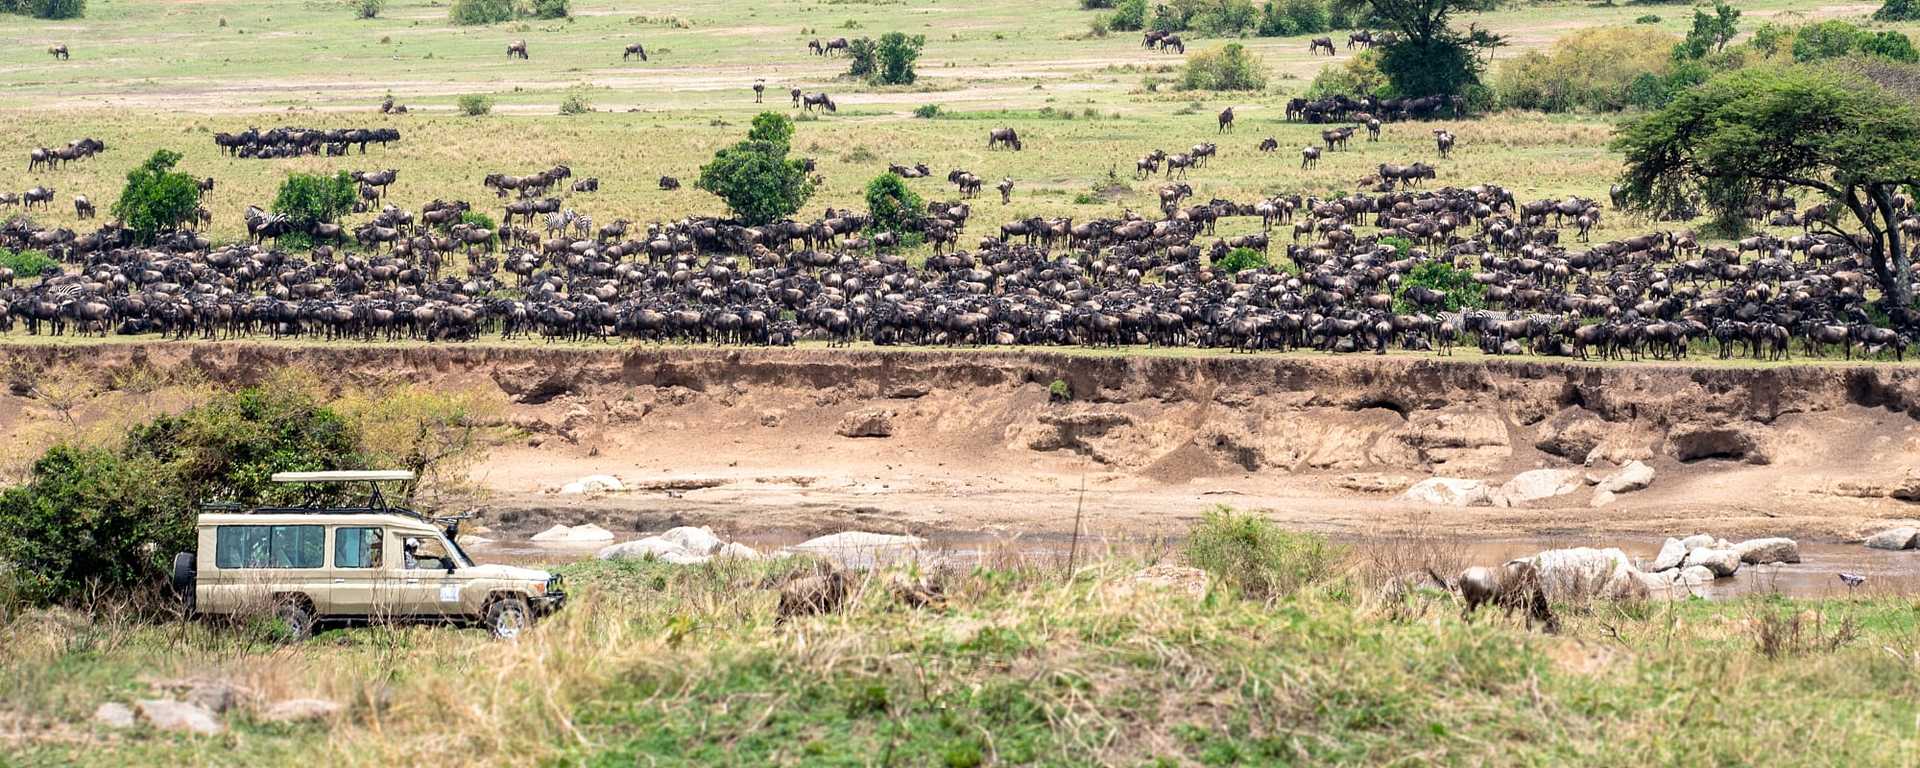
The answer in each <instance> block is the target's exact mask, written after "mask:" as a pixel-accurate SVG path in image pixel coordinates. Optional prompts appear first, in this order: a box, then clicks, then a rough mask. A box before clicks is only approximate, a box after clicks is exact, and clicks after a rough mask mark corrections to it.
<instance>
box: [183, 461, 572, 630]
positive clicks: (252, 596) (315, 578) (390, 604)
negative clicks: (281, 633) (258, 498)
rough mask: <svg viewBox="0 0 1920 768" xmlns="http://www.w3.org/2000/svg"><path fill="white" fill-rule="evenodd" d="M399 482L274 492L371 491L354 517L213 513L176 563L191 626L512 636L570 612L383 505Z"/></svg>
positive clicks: (308, 512)
mask: <svg viewBox="0 0 1920 768" xmlns="http://www.w3.org/2000/svg"><path fill="white" fill-rule="evenodd" d="M412 479H413V473H411V472H406V471H373V472H283V473H280V474H276V475H274V476H273V480H274V482H280V483H366V484H367V488H368V496H367V501H366V503H365V504H364V505H362V506H358V507H327V506H318V505H307V506H299V507H262V508H257V509H251V510H240V509H234V510H233V511H225V510H221V511H208V512H204V513H202V514H201V515H200V516H199V519H198V525H197V527H198V543H197V546H196V551H195V552H182V553H180V554H179V555H177V556H175V557H174V564H173V565H174V568H173V582H174V588H175V589H176V590H177V591H178V592H179V594H180V595H181V597H182V599H184V600H185V601H186V607H187V612H188V614H189V615H200V616H244V615H249V614H253V615H266V614H271V615H273V616H276V617H278V618H279V620H280V621H281V622H283V623H284V624H285V625H286V629H287V630H288V632H289V633H290V634H291V635H292V636H293V637H295V638H305V637H307V636H309V635H310V634H311V633H312V632H313V629H314V627H315V626H316V625H320V624H354V623H367V622H376V621H399V622H431V623H446V624H458V625H466V626H475V625H477V626H482V627H485V628H486V629H487V630H488V631H490V632H492V633H493V634H494V636H496V637H501V638H513V637H517V636H519V635H520V634H521V633H522V632H525V631H526V630H527V629H528V628H529V627H531V626H532V624H533V621H534V619H536V618H538V617H541V616H545V615H547V614H550V613H552V612H554V611H556V610H559V608H560V607H561V606H562V605H564V604H565V603H566V598H567V596H566V592H565V591H564V590H563V589H562V588H561V584H560V577H558V576H555V575H553V574H550V573H548V572H546V571H541V570H534V569H531V568H516V567H513V566H506V565H478V564H476V563H474V562H473V560H472V558H469V557H468V556H467V553H466V552H465V551H463V550H462V549H461V548H460V545H459V544H458V543H457V542H456V541H455V538H456V537H457V535H458V532H459V519H458V518H441V519H435V518H428V517H425V516H422V515H420V514H418V513H415V512H413V511H411V510H407V509H403V508H399V507H391V506H388V505H387V503H386V502H385V500H384V499H383V498H382V496H381V494H380V487H379V483H381V482H388V481H400V482H404V481H410V480H412Z"/></svg>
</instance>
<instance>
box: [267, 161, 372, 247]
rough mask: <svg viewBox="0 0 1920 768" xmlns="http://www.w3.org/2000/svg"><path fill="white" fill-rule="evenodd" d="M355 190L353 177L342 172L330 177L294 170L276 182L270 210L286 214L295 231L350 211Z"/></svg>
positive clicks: (306, 229)
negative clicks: (285, 177) (278, 187)
mask: <svg viewBox="0 0 1920 768" xmlns="http://www.w3.org/2000/svg"><path fill="white" fill-rule="evenodd" d="M358 191H359V189H358V187H356V186H355V185H354V183H353V176H351V175H349V174H348V173H347V172H346V171H341V172H339V173H337V174H334V175H333V176H323V175H320V174H317V173H296V174H293V175H290V176H288V177H287V180H286V181H283V182H281V183H280V193H279V194H278V195H275V196H274V198H273V212H274V213H278V214H281V215H284V216H286V217H287V220H288V223H290V224H292V225H293V228H294V229H295V230H298V231H300V232H306V231H308V230H311V229H312V228H313V225H315V224H324V223H328V222H332V221H335V220H337V219H339V218H340V217H341V216H342V215H343V214H345V213H347V212H348V211H351V210H353V201H354V196H355V193H357V192H358Z"/></svg>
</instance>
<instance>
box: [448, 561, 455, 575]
mask: <svg viewBox="0 0 1920 768" xmlns="http://www.w3.org/2000/svg"><path fill="white" fill-rule="evenodd" d="M453 568H454V562H453V558H451V557H449V558H447V575H449V576H451V575H453Z"/></svg>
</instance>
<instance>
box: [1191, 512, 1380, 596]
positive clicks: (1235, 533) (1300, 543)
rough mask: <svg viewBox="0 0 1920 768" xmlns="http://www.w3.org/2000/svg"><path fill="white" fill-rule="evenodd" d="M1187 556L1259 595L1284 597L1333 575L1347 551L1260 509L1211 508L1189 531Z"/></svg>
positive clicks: (1244, 591)
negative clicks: (1282, 524) (1281, 523)
mask: <svg viewBox="0 0 1920 768" xmlns="http://www.w3.org/2000/svg"><path fill="white" fill-rule="evenodd" d="M1185 553H1186V557H1187V562H1188V563H1191V564H1192V565H1193V566H1194V567H1196V568H1199V569H1201V570H1203V571H1206V572H1207V573H1208V574H1209V575H1211V576H1212V577H1213V578H1214V580H1215V581H1217V582H1218V583H1219V584H1221V585H1222V586H1225V587H1228V588H1230V589H1232V590H1234V591H1236V592H1238V593H1239V594H1241V595H1242V596H1244V597H1248V598H1252V599H1255V600H1273V599H1278V598H1283V597H1286V596H1289V595H1292V594H1293V593H1295V592H1297V591H1299V590H1301V589H1304V588H1306V587H1309V586H1312V585H1314V584H1318V583H1320V582H1323V581H1326V580H1328V579H1331V578H1333V576H1334V575H1335V573H1336V572H1337V571H1338V570H1339V565H1340V561H1341V558H1342V557H1343V556H1344V555H1343V552H1342V550H1341V549H1340V548H1339V547H1335V546H1334V545H1332V544H1330V543H1328V542H1327V540H1326V537H1324V536H1320V535H1318V534H1312V533H1295V532H1292V531H1288V530H1285V529H1283V528H1281V527H1280V526H1278V525H1275V524H1274V523H1273V522H1272V521H1269V520H1267V519H1266V518H1263V517H1261V516H1259V515H1257V514H1249V513H1240V512H1235V511H1234V510H1232V509H1230V508H1227V507H1215V508H1214V509H1212V510H1209V511H1208V512H1207V513H1206V514H1205V515H1204V516H1203V517H1201V519H1200V522H1199V523H1197V524H1195V525H1194V526H1193V530H1191V531H1189V532H1188V533H1187V545H1186V550H1185Z"/></svg>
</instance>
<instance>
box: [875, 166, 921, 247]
mask: <svg viewBox="0 0 1920 768" xmlns="http://www.w3.org/2000/svg"><path fill="white" fill-rule="evenodd" d="M926 209H927V205H926V203H925V202H924V201H922V200H921V199H920V196H919V195H917V194H915V193H914V191H913V188H911V187H908V186H907V182H906V180H904V179H901V178H900V177H899V176H895V175H893V174H892V173H890V172H889V173H883V174H880V175H878V176H875V177H873V180H872V181H869V182H867V213H868V214H869V215H871V216H872V217H873V218H872V219H871V221H870V223H869V224H868V225H867V229H868V230H870V231H873V232H892V233H894V234H896V235H903V234H906V233H909V232H913V231H916V230H917V229H918V223H919V220H920V213H921V211H924V210H926Z"/></svg>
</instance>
